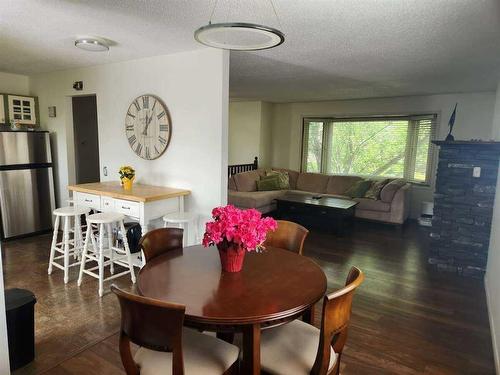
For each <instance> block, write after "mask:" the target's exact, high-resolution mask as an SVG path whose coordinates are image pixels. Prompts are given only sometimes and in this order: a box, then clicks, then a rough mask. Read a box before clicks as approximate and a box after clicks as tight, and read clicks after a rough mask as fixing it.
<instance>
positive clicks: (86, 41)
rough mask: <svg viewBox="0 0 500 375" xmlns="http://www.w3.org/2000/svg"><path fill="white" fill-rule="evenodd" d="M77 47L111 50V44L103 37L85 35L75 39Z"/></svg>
mask: <svg viewBox="0 0 500 375" xmlns="http://www.w3.org/2000/svg"><path fill="white" fill-rule="evenodd" d="M75 47H77V48H80V49H83V50H85V51H91V52H104V51H109V46H108V45H107V44H106V42H104V41H103V40H101V39H98V38H92V37H85V38H78V39H77V40H75Z"/></svg>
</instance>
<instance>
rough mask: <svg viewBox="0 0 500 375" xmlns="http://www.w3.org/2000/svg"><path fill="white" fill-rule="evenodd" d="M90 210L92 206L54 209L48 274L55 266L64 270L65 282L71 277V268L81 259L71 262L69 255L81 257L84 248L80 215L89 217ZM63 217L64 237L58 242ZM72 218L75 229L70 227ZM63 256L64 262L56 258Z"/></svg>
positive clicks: (75, 257)
mask: <svg viewBox="0 0 500 375" xmlns="http://www.w3.org/2000/svg"><path fill="white" fill-rule="evenodd" d="M89 212H90V208H87V207H77V206H67V207H61V208H57V209H55V210H54V211H53V214H54V215H55V217H56V220H55V222H54V234H53V235H52V245H51V247H50V259H49V269H48V274H49V275H50V274H52V267H53V266H54V267H56V268H59V269H61V270H63V271H64V283H65V284H66V283H67V282H68V279H69V276H68V273H69V268H70V267H73V266H77V265H79V264H80V261H79V260H78V261H76V262H73V263H71V264H70V263H69V257H70V256H71V255H72V256H73V258H74V259H77V258H80V255H81V251H82V248H83V246H82V227H81V222H80V217H81V215H85V217H87V215H88V213H89ZM61 218H64V226H63V237H62V241H61V242H57V236H58V233H59V224H60V221H61ZM71 218H73V223H74V225H73V229H70V226H71V225H70V220H71ZM70 233H72V234H73V238H72V239H70ZM56 253H60V254H62V255H58V256H56ZM61 258H63V264H60V263H58V262H56V260H59V259H61Z"/></svg>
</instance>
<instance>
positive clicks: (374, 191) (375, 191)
mask: <svg viewBox="0 0 500 375" xmlns="http://www.w3.org/2000/svg"><path fill="white" fill-rule="evenodd" d="M389 181H390V179H388V178H386V179H384V180H373V181H372V184H371V185H370V188H369V189H368V190H367V191H366V193H365V198H369V199H375V200H377V201H378V200H380V192H381V191H382V189H383V188H384V186H385V185H386V184H387V183H389Z"/></svg>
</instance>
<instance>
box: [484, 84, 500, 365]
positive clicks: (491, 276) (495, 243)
mask: <svg viewBox="0 0 500 375" xmlns="http://www.w3.org/2000/svg"><path fill="white" fill-rule="evenodd" d="M492 134H494V137H495V139H496V140H499V138H498V135H499V134H500V84H499V85H498V89H497V95H496V104H495V114H494V121H493V127H492ZM484 281H485V288H486V297H487V299H488V314H489V316H490V329H491V338H492V341H493V352H494V355H495V365H496V369H497V374H500V174H499V175H498V177H497V190H496V195H495V205H494V207H493V221H492V223H491V237H490V248H489V252H488V266H487V268H486V277H485V280H484Z"/></svg>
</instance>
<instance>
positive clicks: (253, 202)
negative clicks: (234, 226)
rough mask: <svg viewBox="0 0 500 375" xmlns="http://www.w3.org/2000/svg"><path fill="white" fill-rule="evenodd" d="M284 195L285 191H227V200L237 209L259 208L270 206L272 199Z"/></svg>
mask: <svg viewBox="0 0 500 375" xmlns="http://www.w3.org/2000/svg"><path fill="white" fill-rule="evenodd" d="M285 193H286V191H285V190H272V191H251V192H245V191H229V194H228V197H227V200H228V203H229V204H232V205H234V206H236V207H239V208H257V209H258V208H260V207H264V206H268V205H270V204H271V203H272V202H273V200H274V199H276V198H278V197H281V196H282V195H284V194H285Z"/></svg>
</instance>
